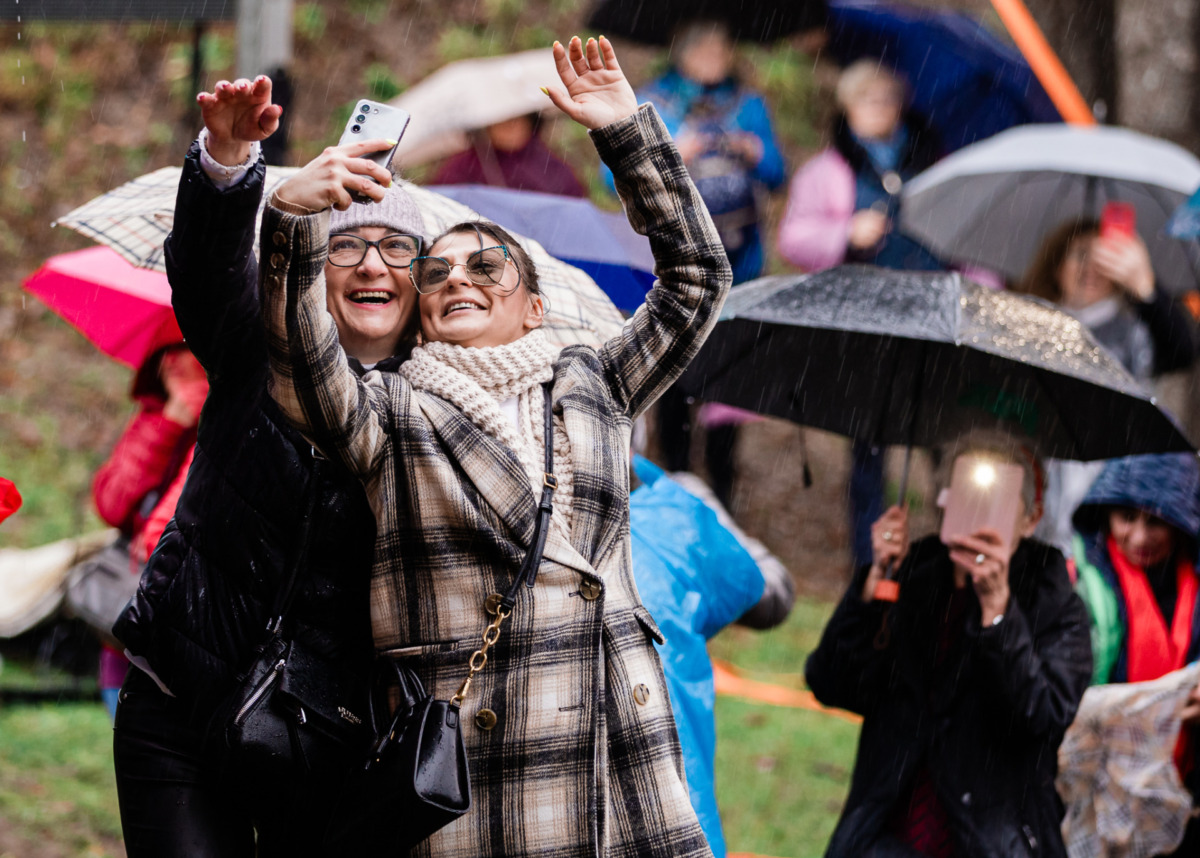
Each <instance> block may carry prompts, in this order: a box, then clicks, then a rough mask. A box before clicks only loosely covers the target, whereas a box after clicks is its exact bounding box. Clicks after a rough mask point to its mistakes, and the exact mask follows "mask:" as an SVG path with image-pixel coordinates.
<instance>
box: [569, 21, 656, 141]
mask: <svg viewBox="0 0 1200 858" xmlns="http://www.w3.org/2000/svg"><path fill="white" fill-rule="evenodd" d="M554 62H555V64H556V65H557V66H558V76H559V79H560V80H561V81H562V87H557V86H555V87H550V88H548V89H547V90H546V94H547V95H548V96H550V100H551V101H553V102H554V104H555V106H557V107H558V109H559V110H561V111H562V112H563V113H565V114H567V116H569V117H571V118H572V119H574V120H575V121H576V122H578V123H579V124H580V125H583V126H584V127H586V128H602V127H603V126H605V125H609V124H611V123H613V122H616V121H617V120H619V119H624V118H625V117H627V116H632V115H633V114H634V113H635V112H636V111H637V106H638V105H637V96H636V95H634V94H633V87H632V86H630V85H629V81H628V80H626V79H625V73H624V72H623V71H621V67H620V66H619V65H617V54H616V52H615V51H613V46H612V42H610V41H609V40H608V39H606V38H604V37H603V36H601V37H600V39H599V40H596V39H588V40H587V44H586V45H584V43H583V42H582V41H581V40H580V38H579V37H578V36H573V37H572V38H571V41H570V42H569V43H568V46H567V47H563V45H562V43H561V42H555V43H554Z"/></svg>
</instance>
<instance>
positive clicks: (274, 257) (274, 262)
mask: <svg viewBox="0 0 1200 858" xmlns="http://www.w3.org/2000/svg"><path fill="white" fill-rule="evenodd" d="M271 267H272V268H282V267H283V254H282V253H272V254H271Z"/></svg>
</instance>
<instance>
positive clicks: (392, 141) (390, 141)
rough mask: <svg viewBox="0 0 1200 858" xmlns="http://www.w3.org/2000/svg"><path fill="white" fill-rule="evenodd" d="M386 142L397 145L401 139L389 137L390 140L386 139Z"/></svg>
mask: <svg viewBox="0 0 1200 858" xmlns="http://www.w3.org/2000/svg"><path fill="white" fill-rule="evenodd" d="M385 142H386V143H387V144H388V145H389V146H395V145H396V144H397V143H399V142H400V141H399V140H392V139H391V138H389V139H388V140H386V141H385Z"/></svg>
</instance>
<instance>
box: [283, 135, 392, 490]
mask: <svg viewBox="0 0 1200 858" xmlns="http://www.w3.org/2000/svg"><path fill="white" fill-rule="evenodd" d="M387 145H389V144H387V142H386V141H382V140H369V141H362V142H358V143H353V144H350V145H347V146H342V147H331V148H329V149H326V150H325V151H324V152H323V153H321V154H320V155H318V156H317V157H316V158H315V159H314V160H313V161H311V162H309V164H308V165H306V166H305V167H304V168H303V169H302V170H300V171H299V172H298V173H297V174H296V175H295V176H293V177H292V178H291V179H289V180H288V181H287V182H285V183H284V184H282V185H280V186H279V188H278V189H276V191H275V193H274V194H273V195H272V198H271V200H270V201H269V204H268V205H267V207H266V209H265V210H264V211H263V219H262V238H261V242H262V244H261V246H262V248H263V256H264V259H263V270H262V280H261V291H262V316H263V323H264V325H265V326H266V331H267V352H268V356H269V359H270V367H271V396H272V397H273V398H274V399H275V402H276V403H277V404H278V405H279V407H280V409H281V410H282V411H283V412H284V414H285V416H286V417H287V418H288V420H290V421H291V422H292V423H293V424H294V425H295V426H296V427H297V428H298V429H299V430H300V431H301V432H303V433H304V435H305V436H306V437H307V438H309V440H311V441H312V442H313V443H314V444H316V446H317V447H319V448H320V449H321V450H322V452H324V453H325V455H327V456H330V457H331V458H334V459H337V460H339V461H341V462H342V463H343V464H344V465H345V466H346V467H347V468H348V469H349V470H350V471H352V472H353V473H355V474H356V475H358V476H359V477H360V478H361V479H364V480H368V481H369V480H370V479H371V477H372V476H373V475H374V473H375V469H376V467H377V465H378V463H379V461H380V454H381V453H382V450H383V445H384V443H385V441H386V438H387V433H386V429H385V420H386V416H387V413H388V410H387V407H386V402H385V400H386V398H387V391H386V390H385V388H384V382H383V380H382V379H381V377H380V374H379V373H368V374H367V376H365V377H364V378H363V379H360V378H359V377H358V376H357V375H356V374H355V373H354V371H353V370H351V369H350V367H349V365H348V364H347V361H346V353H345V352H344V351H343V349H342V346H341V344H340V343H339V342H338V332H337V327H336V326H335V324H334V321H333V317H332V316H331V315H330V314H329V312H328V310H327V309H326V296H325V260H326V256H327V253H328V242H329V209H330V208H331V207H333V208H337V209H338V210H339V211H342V210H345V209H346V208H348V207H349V206H350V204H351V197H350V192H351V191H352V190H353V191H357V192H359V193H363V194H366V195H367V196H369V197H371V198H372V199H374V200H375V201H379V200H381V199H382V198H383V195H384V187H383V185H384V184H390V183H391V174H390V173H388V171H387V170H385V169H384V168H383V167H380V166H379V165H378V164H375V163H373V162H371V161H368V160H366V159H365V158H363V157H361V156H362V155H365V154H367V153H369V152H373V151H376V150H378V149H381V148H384V147H385V146H387ZM372 178H373V179H374V180H375V181H372ZM376 182H379V183H381V184H376Z"/></svg>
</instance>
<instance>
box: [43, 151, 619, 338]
mask: <svg viewBox="0 0 1200 858" xmlns="http://www.w3.org/2000/svg"><path fill="white" fill-rule="evenodd" d="M179 172H180V171H179V168H178V167H163V168H162V169H160V170H155V171H154V172H152V173H147V174H146V175H144V176H140V177H138V178H136V179H134V180H132V181H130V182H126V183H125V184H124V185H121V186H120V187H118V188H114V189H113V190H111V191H109V192H108V193H105V194H102V195H100V196H99V197H96V198H95V199H93V200H91V201H90V202H88V203H84V204H83V205H82V206H80V207H79V208H77V209H75V210H73V211H71V212H68V213H67V214H65V215H63V216H62V217H60V218H59V219H58V220H57V221H56V225H61V226H66V227H70V228H71V229H73V230H75V231H76V232H79V233H82V234H83V235H86V236H87V237H88V238H91V239H93V240H95V241H98V242H100V243H101V244H107V245H108V246H109V247H111V248H112V249H113V250H115V251H117V253H119V254H121V256H123V257H125V259H127V260H128V261H129V262H131V263H133V264H134V265H136V266H138V267H140V268H150V269H154V270H156V271H163V272H165V271H166V263H165V261H164V259H163V241H164V240H165V239H166V237H167V233H169V232H170V231H171V224H172V223H173V222H174V220H175V192H176V190H177V189H178V187H179ZM295 172H296V169H295V168H293V167H268V168H267V178H266V191H265V192H264V199H265V198H266V197H267V196H268V195H269V194H270V193H271V191H272V190H273V189H274V188H275V186H276V185H278V184H279V183H280V182H282V181H284V180H285V179H287V178H288V177H289V176H291V175H292V174H293V173H295ZM404 184H405V185H406V187H407V189H408V191H409V193H411V194H412V197H413V200H414V201H415V202H416V204H417V207H418V208H420V209H421V214H422V215H423V216H424V218H425V228H426V229H428V230H429V231H430V232H433V233H436V232H440V231H441V230H443V229H445V228H447V227H449V226H451V225H452V224H454V223H458V222H460V221H465V220H477V219H479V215H478V214H477V213H476V212H474V211H473V210H471V209H470V208H468V207H467V206H465V205H462V204H461V203H457V202H455V201H453V200H450V199H447V198H446V197H444V196H442V195H440V194H436V193H434V192H433V191H430V190H428V189H426V188H421V187H417V186H416V185H412V184H409V183H407V182H404ZM517 237H518V238H519V239H521V243H522V244H523V245H524V246H525V248H526V249H527V250H528V251H529V253H530V255H531V256H532V257H533V259H534V262H536V263H537V268H538V278H539V281H540V283H541V285H542V288H543V290H544V291H545V293H546V297H547V303H548V304H549V306H550V309H549V311H548V312H547V313H546V331H547V334H548V335H549V337H550V339H551V341H552V342H553V343H555V344H556V345H561V346H566V345H572V344H575V343H583V344H585V345H598V344H600V343H602V342H604V341H605V340H607V339H609V338H610V337H612V336H614V335H616V333H617V332H618V331H620V330H621V326H622V325H623V324H624V318H623V317H622V316H621V314H620V312H619V311H618V310H617V308H616V307H615V306H613V303H612V301H610V300H609V299H608V296H606V295H605V294H604V292H603V291H601V289H600V287H598V286H597V285H596V283H595V282H594V281H593V280H592V278H591V277H589V276H588V275H587V274H585V273H584V272H583V271H581V270H579V269H578V268H575V267H574V266H572V265H568V264H567V263H565V262H562V261H561V260H559V259H556V258H555V257H554V256H552V255H551V254H549V253H547V252H546V250H545V249H544V248H543V247H542V246H541V245H540V244H539V243H538V242H536V241H533V240H531V239H529V238H526V237H523V236H520V235H518V236H517Z"/></svg>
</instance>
